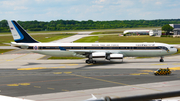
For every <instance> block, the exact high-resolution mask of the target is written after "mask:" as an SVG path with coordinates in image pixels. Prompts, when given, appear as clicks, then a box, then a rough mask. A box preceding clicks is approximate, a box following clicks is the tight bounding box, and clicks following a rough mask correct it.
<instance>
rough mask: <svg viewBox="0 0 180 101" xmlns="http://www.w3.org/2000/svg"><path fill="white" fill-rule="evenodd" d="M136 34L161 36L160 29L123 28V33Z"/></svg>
mask: <svg viewBox="0 0 180 101" xmlns="http://www.w3.org/2000/svg"><path fill="white" fill-rule="evenodd" d="M127 33H131V34H136V35H137V34H138V35H149V36H161V33H162V31H161V30H157V29H156V30H125V31H124V32H123V34H127Z"/></svg>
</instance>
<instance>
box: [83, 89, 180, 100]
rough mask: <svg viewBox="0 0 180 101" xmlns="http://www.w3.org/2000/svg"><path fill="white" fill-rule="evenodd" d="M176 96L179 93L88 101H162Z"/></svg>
mask: <svg viewBox="0 0 180 101" xmlns="http://www.w3.org/2000/svg"><path fill="white" fill-rule="evenodd" d="M177 96H180V91H172V92H164V93H156V94H147V95H139V96H129V97H121V98H110V97H105V98H104V99H94V100H90V101H156V100H154V99H162V98H169V97H177ZM85 101H89V100H85ZM158 101H159V100H158ZM160 101H161V100H160Z"/></svg>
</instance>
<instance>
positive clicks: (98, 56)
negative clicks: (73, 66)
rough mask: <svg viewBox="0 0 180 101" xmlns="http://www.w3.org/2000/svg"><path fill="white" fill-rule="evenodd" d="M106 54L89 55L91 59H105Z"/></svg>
mask: <svg viewBox="0 0 180 101" xmlns="http://www.w3.org/2000/svg"><path fill="white" fill-rule="evenodd" d="M105 57H106V53H105V52H95V53H92V54H90V55H89V58H105Z"/></svg>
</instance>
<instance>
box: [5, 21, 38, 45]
mask: <svg viewBox="0 0 180 101" xmlns="http://www.w3.org/2000/svg"><path fill="white" fill-rule="evenodd" d="M8 24H9V28H10V30H11V33H12V36H13V38H14V41H15V42H16V43H39V42H38V41H36V40H35V39H33V38H32V37H31V36H30V35H29V34H28V33H27V32H26V31H25V30H24V29H23V28H22V27H21V26H20V25H19V24H18V23H17V22H16V21H13V20H12V21H8Z"/></svg>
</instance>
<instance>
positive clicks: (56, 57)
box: [48, 57, 84, 59]
mask: <svg viewBox="0 0 180 101" xmlns="http://www.w3.org/2000/svg"><path fill="white" fill-rule="evenodd" d="M48 59H84V58H80V57H50V58H48Z"/></svg>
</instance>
